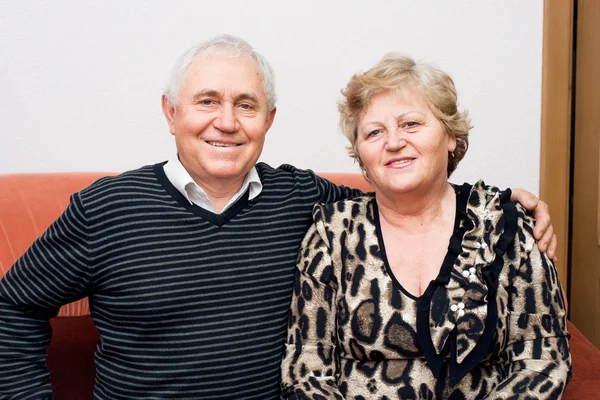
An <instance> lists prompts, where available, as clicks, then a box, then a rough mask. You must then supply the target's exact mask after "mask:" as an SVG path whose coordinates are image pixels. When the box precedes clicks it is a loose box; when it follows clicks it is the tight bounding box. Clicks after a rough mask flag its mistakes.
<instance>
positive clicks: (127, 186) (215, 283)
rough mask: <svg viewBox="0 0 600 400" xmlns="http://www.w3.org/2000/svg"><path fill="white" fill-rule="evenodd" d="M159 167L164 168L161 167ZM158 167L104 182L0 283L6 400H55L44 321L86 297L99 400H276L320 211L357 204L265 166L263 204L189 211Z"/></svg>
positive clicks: (303, 174) (0, 370) (307, 174)
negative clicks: (303, 264)
mask: <svg viewBox="0 0 600 400" xmlns="http://www.w3.org/2000/svg"><path fill="white" fill-rule="evenodd" d="M163 164H164V163H163ZM163 164H156V165H154V166H146V167H143V168H140V169H138V170H135V171H130V172H126V173H124V174H122V175H119V176H116V177H106V178H103V179H100V180H99V181H97V182H96V183H94V184H92V185H91V186H90V187H88V188H86V189H84V190H83V191H81V192H79V193H77V194H74V195H73V196H72V198H71V203H70V205H69V206H68V208H67V210H66V211H65V212H64V214H63V215H62V216H61V217H60V218H59V219H58V220H57V221H56V222H54V223H53V224H52V225H51V226H50V228H48V230H47V231H46V232H45V233H44V234H43V235H42V236H41V237H40V238H39V239H38V240H37V241H36V242H35V243H34V244H33V245H32V246H31V248H30V249H29V250H28V251H27V252H26V253H25V254H24V255H23V256H22V257H21V258H20V259H19V260H18V261H17V262H16V263H15V265H14V266H13V268H12V269H11V270H10V271H9V272H8V273H7V274H6V275H5V277H4V278H3V279H2V280H0V399H49V398H51V386H50V382H49V374H48V371H47V368H46V364H45V358H46V354H45V348H46V347H47V345H48V344H49V342H50V337H51V329H50V325H49V322H48V319H49V318H51V317H52V316H54V315H56V313H57V312H58V309H59V308H60V306H61V305H63V304H65V303H68V302H71V301H74V300H77V299H80V298H83V297H86V296H88V297H89V301H90V310H91V315H92V318H93V320H94V322H95V324H96V327H97V328H98V330H99V332H100V334H101V337H102V339H101V342H100V345H99V346H98V349H97V351H96V366H97V372H96V387H95V394H94V396H95V399H106V400H109V399H110V400H117V399H128V400H130V399H163V398H165V399H166V398H180V399H232V398H235V399H261V400H264V399H276V398H278V397H279V380H280V372H279V369H280V361H281V357H282V352H283V341H284V338H285V334H286V326H287V314H288V308H289V301H290V295H291V289H292V285H293V279H294V272H293V271H294V264H295V259H296V256H297V252H298V248H299V246H300V242H301V240H302V237H303V236H304V233H305V231H306V229H307V227H308V226H309V224H310V222H311V221H312V219H311V211H312V207H313V205H314V204H315V203H317V202H332V201H335V200H338V199H341V198H342V197H351V196H353V195H356V194H358V192H355V193H353V192H352V191H350V190H348V189H343V188H339V187H337V186H335V185H333V184H332V183H330V182H328V181H326V180H323V179H321V178H319V177H317V176H316V175H315V174H314V173H313V172H311V171H304V170H298V169H296V168H294V167H292V166H289V165H283V166H281V167H279V168H277V169H274V168H271V167H270V166H268V165H266V164H264V163H258V164H257V166H256V167H257V170H258V173H259V175H260V178H261V182H262V184H263V190H262V192H261V194H260V195H259V196H258V197H257V198H255V199H253V200H251V201H249V200H248V196H247V194H246V195H245V196H243V197H242V198H241V199H239V200H238V201H237V202H236V203H235V204H234V205H233V206H232V207H231V208H229V209H228V210H226V211H225V212H224V213H222V214H219V215H216V214H212V213H210V212H208V211H206V210H204V209H202V208H200V207H198V206H195V205H190V203H189V202H188V201H187V200H186V199H185V198H184V197H183V196H182V195H181V193H179V192H178V191H177V190H176V189H175V188H174V187H173V185H171V183H170V182H169V180H168V179H167V178H166V176H165V174H164V171H163Z"/></svg>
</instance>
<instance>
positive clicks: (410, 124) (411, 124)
mask: <svg viewBox="0 0 600 400" xmlns="http://www.w3.org/2000/svg"><path fill="white" fill-rule="evenodd" d="M417 126H419V123H418V122H415V121H408V122H405V123H404V124H403V127H404V128H416V127H417Z"/></svg>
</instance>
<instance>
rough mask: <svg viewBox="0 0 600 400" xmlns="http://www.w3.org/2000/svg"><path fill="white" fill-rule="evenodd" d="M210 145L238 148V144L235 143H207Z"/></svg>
mask: <svg viewBox="0 0 600 400" xmlns="http://www.w3.org/2000/svg"><path fill="white" fill-rule="evenodd" d="M206 143H208V144H210V145H211V146H215V147H235V146H237V144H235V143H221V142H206Z"/></svg>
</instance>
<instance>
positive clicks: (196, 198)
mask: <svg viewBox="0 0 600 400" xmlns="http://www.w3.org/2000/svg"><path fill="white" fill-rule="evenodd" d="M163 169H164V171H165V175H167V178H168V179H169V181H171V183H172V184H173V186H175V188H176V189H177V190H178V191H179V193H181V194H182V195H183V197H185V198H186V199H187V200H188V201H189V202H190V204H196V205H197V206H198V207H202V208H203V209H205V210H207V211H210V212H212V213H214V214H220V213H222V212H223V211H225V210H227V209H228V208H229V207H231V206H232V205H233V204H234V203H235V202H236V201H237V200H238V199H239V198H240V197H242V195H243V194H244V193H246V190H248V191H249V193H248V199H249V200H252V199H253V198H255V197H256V196H258V195H259V194H260V192H261V191H262V183H261V182H260V177H259V176H258V171H256V167H252V169H251V170H250V171H249V172H248V173H247V174H246V177H245V178H244V183H243V184H242V187H241V188H240V190H239V191H238V192H237V193H236V194H235V195H234V196H233V197H232V198H231V199H230V200H229V202H227V204H225V207H223V209H222V210H221V212H217V210H216V209H215V206H214V205H213V204H212V202H211V201H210V199H209V198H208V195H207V194H206V192H205V191H204V189H202V188H201V187H200V185H198V184H197V183H196V182H194V180H193V179H192V177H191V176H190V174H189V173H188V172H187V170H186V169H185V167H184V166H183V164H181V161H179V158H178V157H177V156H175V157H173V158H171V159H170V160H169V161H168V162H167V163H166V164H165V165H164V166H163Z"/></svg>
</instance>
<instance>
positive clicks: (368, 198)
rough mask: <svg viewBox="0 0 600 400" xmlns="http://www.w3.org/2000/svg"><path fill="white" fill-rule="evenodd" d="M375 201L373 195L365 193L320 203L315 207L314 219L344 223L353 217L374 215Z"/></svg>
mask: <svg viewBox="0 0 600 400" xmlns="http://www.w3.org/2000/svg"><path fill="white" fill-rule="evenodd" d="M373 201H374V197H373V196H372V195H369V194H365V195H362V196H358V197H354V198H352V199H345V200H340V201H335V202H332V203H318V204H316V205H315V206H314V208H313V220H314V221H315V223H323V224H325V225H335V224H342V225H344V224H346V223H347V222H348V221H349V220H351V219H355V218H361V217H365V216H369V215H372V213H373V204H372V202H373ZM344 220H346V221H347V222H346V223H345V222H344Z"/></svg>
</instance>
